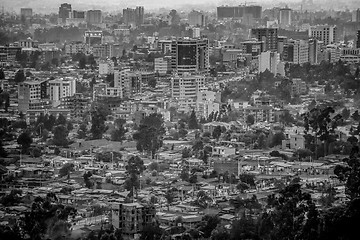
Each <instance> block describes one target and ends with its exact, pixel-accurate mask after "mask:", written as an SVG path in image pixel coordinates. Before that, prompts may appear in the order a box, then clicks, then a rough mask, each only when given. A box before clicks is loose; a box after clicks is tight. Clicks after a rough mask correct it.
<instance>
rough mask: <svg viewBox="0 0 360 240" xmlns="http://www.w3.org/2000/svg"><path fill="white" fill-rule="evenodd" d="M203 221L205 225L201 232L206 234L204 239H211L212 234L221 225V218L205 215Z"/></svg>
mask: <svg viewBox="0 0 360 240" xmlns="http://www.w3.org/2000/svg"><path fill="white" fill-rule="evenodd" d="M202 221H203V222H204V223H205V224H204V225H202V226H201V227H200V228H199V230H200V231H201V232H203V233H204V235H203V236H204V238H209V237H210V236H211V232H212V231H213V230H214V229H215V228H216V227H217V226H218V225H219V224H220V218H219V217H218V216H216V215H205V216H204V217H203V219H202Z"/></svg>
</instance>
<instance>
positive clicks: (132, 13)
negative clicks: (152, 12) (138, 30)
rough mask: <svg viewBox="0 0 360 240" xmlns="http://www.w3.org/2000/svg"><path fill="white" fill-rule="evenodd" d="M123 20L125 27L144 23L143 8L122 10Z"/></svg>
mask: <svg viewBox="0 0 360 240" xmlns="http://www.w3.org/2000/svg"><path fill="white" fill-rule="evenodd" d="M123 20H124V23H125V24H126V25H127V26H130V25H133V26H140V25H141V24H143V23H144V7H139V6H138V7H136V8H135V9H133V8H126V9H123Z"/></svg>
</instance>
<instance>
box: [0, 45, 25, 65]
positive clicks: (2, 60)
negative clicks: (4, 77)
mask: <svg viewBox="0 0 360 240" xmlns="http://www.w3.org/2000/svg"><path fill="white" fill-rule="evenodd" d="M20 52H21V47H15V46H0V65H3V66H5V65H8V64H9V65H10V64H15V62H16V55H17V54H18V53H20Z"/></svg>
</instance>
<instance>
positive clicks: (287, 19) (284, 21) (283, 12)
mask: <svg viewBox="0 0 360 240" xmlns="http://www.w3.org/2000/svg"><path fill="white" fill-rule="evenodd" d="M279 14H280V17H279V24H280V26H281V27H288V26H290V25H291V9H290V8H282V9H280V13H279Z"/></svg>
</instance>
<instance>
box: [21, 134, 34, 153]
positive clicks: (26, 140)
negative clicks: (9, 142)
mask: <svg viewBox="0 0 360 240" xmlns="http://www.w3.org/2000/svg"><path fill="white" fill-rule="evenodd" d="M32 142H33V139H32V137H31V135H30V133H29V132H28V131H25V132H23V133H21V134H20V135H19V137H18V139H17V143H18V144H20V145H21V148H22V153H26V152H27V151H28V149H29V147H30V145H31V144H32Z"/></svg>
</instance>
